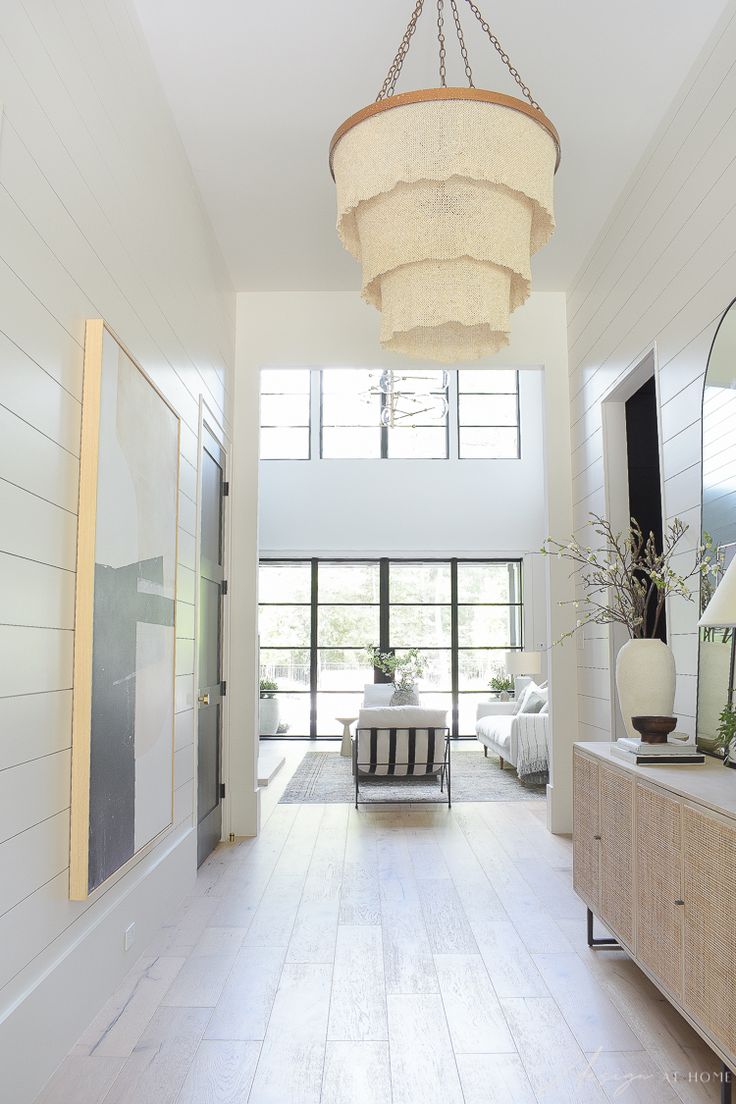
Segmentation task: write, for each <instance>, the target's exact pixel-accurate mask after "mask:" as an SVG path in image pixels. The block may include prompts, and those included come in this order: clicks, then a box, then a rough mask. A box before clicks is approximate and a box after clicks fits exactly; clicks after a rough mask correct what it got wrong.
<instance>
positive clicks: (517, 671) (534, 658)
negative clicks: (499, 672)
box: [506, 652, 542, 675]
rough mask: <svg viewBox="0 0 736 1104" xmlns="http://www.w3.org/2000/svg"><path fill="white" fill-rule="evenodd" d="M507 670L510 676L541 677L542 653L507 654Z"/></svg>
mask: <svg viewBox="0 0 736 1104" xmlns="http://www.w3.org/2000/svg"><path fill="white" fill-rule="evenodd" d="M506 670H507V671H508V673H509V674H510V675H539V674H541V672H542V653H541V652H507V653H506Z"/></svg>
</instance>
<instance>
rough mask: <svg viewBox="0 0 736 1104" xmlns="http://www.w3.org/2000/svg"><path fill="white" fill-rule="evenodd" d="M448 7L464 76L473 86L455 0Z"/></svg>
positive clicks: (473, 86) (470, 85) (471, 71)
mask: <svg viewBox="0 0 736 1104" xmlns="http://www.w3.org/2000/svg"><path fill="white" fill-rule="evenodd" d="M450 7H451V8H452V18H453V19H454V20H455V30H456V31H457V40H458V42H459V43H460V54H461V55H462V59H463V65H464V66H465V76H466V77H467V78H468V87H469V88H475V85H474V84H473V70H472V69H471V68H470V61H469V59H468V51H467V49H466V46H465V38H464V37H463V29H462V26H461V25H460V12H459V11H458V10H457V0H450Z"/></svg>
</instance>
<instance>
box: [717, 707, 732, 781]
mask: <svg viewBox="0 0 736 1104" xmlns="http://www.w3.org/2000/svg"><path fill="white" fill-rule="evenodd" d="M717 735H718V744H719V746H720V747H722V748H723V761H724V763H725V764H726V766H727V767H734V768H735V769H736V709H734V707H733V705H732V704H731V703H729V704H728V705H725V706H724V707H723V709H722V710H721V715H720V717H719V718H718V729H717Z"/></svg>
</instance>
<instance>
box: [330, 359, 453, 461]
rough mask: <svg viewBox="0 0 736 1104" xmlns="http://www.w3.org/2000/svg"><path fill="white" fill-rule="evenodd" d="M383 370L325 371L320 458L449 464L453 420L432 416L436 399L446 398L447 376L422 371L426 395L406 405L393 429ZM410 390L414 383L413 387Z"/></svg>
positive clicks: (350, 369) (343, 369)
mask: <svg viewBox="0 0 736 1104" xmlns="http://www.w3.org/2000/svg"><path fill="white" fill-rule="evenodd" d="M382 374H383V373H382V372H381V371H369V370H366V369H358V368H323V369H322V372H321V385H322V402H321V410H322V442H321V449H320V455H321V456H322V457H323V459H326V460H336V459H366V460H378V459H383V460H385V459H407V458H411V459H417V460H445V459H447V456H448V421H447V414H445V416H444V417H443V418H440V419H438V418H436V417H433V416H432V408H433V402H432V399H433V398H434V397H440V396H444V394H445V387H444V380H445V378H446V373H444V372H441V371H432V370H428V371H426V372H425V371H422V373H421V375H422V379H421V384H420V386H421V391H423V392H426V394H427V398H426V401H425V400H424V399H423V397H422V393H421V391H420V393H419V394H418V395H417V397H416V399H415V400H414V401H413V402H412V403H411V404H407V409H408V410H410V413H411V416H410V417H403V416H402V410H401V407H400V408H399V417H398V418H397V420H396V423H395V424H394V425H385V424H383V423H384V422H385V420H386V413H387V409H388V399H387V396H386V394H385V393H384V392H383V391H382V390H381V388H380V380H381V376H382ZM410 386H411V385H410Z"/></svg>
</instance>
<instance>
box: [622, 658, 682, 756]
mask: <svg viewBox="0 0 736 1104" xmlns="http://www.w3.org/2000/svg"><path fill="white" fill-rule="evenodd" d="M675 679H676V674H675V657H674V655H673V654H672V649H671V648H668V647H667V645H666V644H663V643H662V641H661V640H629V641H627V642H626V644H624V646H623V648H622V649H621V651H620V652H619V653H618V656H617V657H616V689H617V690H618V701H619V705H620V706H621V716H622V717H623V721H624V726H625V728H626V735H627V736H630V737H631V738H632V739H634V740H636V739H639V738H640V734H639V733H638V732H637V731H636V729H635V728H634V726H633V725H632V723H631V718H632V717H672V716H673V710H674V708H675Z"/></svg>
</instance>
